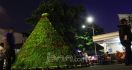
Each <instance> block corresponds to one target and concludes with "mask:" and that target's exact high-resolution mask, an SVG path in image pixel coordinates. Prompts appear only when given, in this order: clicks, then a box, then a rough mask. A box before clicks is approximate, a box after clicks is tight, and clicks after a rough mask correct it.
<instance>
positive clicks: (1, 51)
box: [0, 43, 5, 70]
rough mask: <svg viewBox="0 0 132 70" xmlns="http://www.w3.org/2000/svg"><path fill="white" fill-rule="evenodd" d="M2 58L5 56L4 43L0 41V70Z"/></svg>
mask: <svg viewBox="0 0 132 70" xmlns="http://www.w3.org/2000/svg"><path fill="white" fill-rule="evenodd" d="M4 58H5V49H4V44H3V43H0V70H3V66H4Z"/></svg>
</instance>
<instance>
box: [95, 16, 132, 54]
mask: <svg viewBox="0 0 132 70" xmlns="http://www.w3.org/2000/svg"><path fill="white" fill-rule="evenodd" d="M118 17H119V21H120V20H121V19H124V18H125V19H126V20H127V21H128V23H129V24H130V25H131V27H132V14H118ZM131 31H132V29H131ZM93 41H94V42H96V43H98V44H99V45H101V46H103V47H104V50H103V51H104V52H109V53H111V54H113V53H116V51H120V52H124V49H125V48H124V47H123V46H122V45H121V43H120V40H119V32H112V33H107V34H102V35H97V36H93Z"/></svg>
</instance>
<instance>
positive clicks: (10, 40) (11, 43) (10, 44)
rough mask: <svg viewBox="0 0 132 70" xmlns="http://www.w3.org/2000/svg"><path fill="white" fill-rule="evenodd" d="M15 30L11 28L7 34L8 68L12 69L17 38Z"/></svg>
mask: <svg viewBox="0 0 132 70" xmlns="http://www.w3.org/2000/svg"><path fill="white" fill-rule="evenodd" d="M13 32H14V30H13V29H9V30H8V32H7V34H6V46H7V49H6V67H5V68H6V70H11V64H12V63H14V62H15V58H16V56H15V38H14V35H13Z"/></svg>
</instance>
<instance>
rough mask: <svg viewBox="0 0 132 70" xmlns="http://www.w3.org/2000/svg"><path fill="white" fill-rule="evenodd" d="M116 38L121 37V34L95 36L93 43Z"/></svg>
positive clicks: (112, 33)
mask: <svg viewBox="0 0 132 70" xmlns="http://www.w3.org/2000/svg"><path fill="white" fill-rule="evenodd" d="M115 37H119V32H111V33H107V34H101V35H96V36H93V41H94V42H96V41H101V40H108V39H112V38H115Z"/></svg>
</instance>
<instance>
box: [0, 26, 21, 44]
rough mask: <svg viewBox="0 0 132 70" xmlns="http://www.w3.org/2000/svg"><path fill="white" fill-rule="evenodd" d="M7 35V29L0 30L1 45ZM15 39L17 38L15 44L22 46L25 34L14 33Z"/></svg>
mask: <svg viewBox="0 0 132 70" xmlns="http://www.w3.org/2000/svg"><path fill="white" fill-rule="evenodd" d="M6 33H7V30H6V29H1V28H0V43H2V42H3V39H4V37H5V34H6ZM14 37H15V43H16V44H22V43H23V34H22V33H18V32H14Z"/></svg>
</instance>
